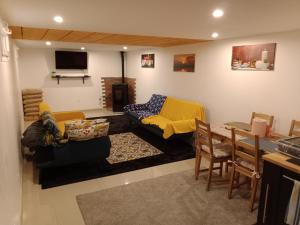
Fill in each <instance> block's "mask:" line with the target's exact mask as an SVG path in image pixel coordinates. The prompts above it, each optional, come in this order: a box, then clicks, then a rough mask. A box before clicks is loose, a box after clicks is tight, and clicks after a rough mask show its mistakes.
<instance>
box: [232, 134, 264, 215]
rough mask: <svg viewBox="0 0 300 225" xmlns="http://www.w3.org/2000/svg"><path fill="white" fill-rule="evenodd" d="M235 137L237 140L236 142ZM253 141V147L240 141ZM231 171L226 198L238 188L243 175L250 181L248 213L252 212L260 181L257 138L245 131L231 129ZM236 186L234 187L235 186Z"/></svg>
mask: <svg viewBox="0 0 300 225" xmlns="http://www.w3.org/2000/svg"><path fill="white" fill-rule="evenodd" d="M237 137H238V139H239V140H237ZM244 138H247V139H250V140H252V141H254V142H253V143H254V145H251V144H247V143H245V142H243V141H242V139H244ZM232 145H233V154H232V171H231V179H230V186H229V191H228V198H229V199H231V196H232V190H233V189H234V188H238V187H239V186H240V183H239V177H240V175H244V176H246V177H249V178H250V179H251V186H252V193H251V199H250V211H251V212H252V211H253V207H254V202H255V198H256V192H257V186H258V183H259V180H260V179H261V168H260V149H259V136H258V135H252V134H250V133H248V132H246V131H242V130H237V129H232ZM235 184H236V186H235Z"/></svg>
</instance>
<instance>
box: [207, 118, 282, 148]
mask: <svg viewBox="0 0 300 225" xmlns="http://www.w3.org/2000/svg"><path fill="white" fill-rule="evenodd" d="M233 127H234V128H237V129H241V130H245V131H250V130H251V128H250V127H251V125H250V124H247V123H243V122H228V123H223V124H211V125H210V129H211V132H212V133H213V135H215V136H217V137H218V138H219V139H222V140H223V141H224V142H227V143H231V142H232V133H231V128H233ZM249 129H250V130H249ZM282 137H284V136H283V135H274V136H270V137H261V138H259V145H260V149H261V150H262V151H263V152H264V153H274V152H277V148H278V144H277V142H276V140H278V139H280V138H282ZM236 140H238V141H242V142H245V143H247V144H249V145H254V140H253V139H250V138H245V137H241V136H239V135H236Z"/></svg>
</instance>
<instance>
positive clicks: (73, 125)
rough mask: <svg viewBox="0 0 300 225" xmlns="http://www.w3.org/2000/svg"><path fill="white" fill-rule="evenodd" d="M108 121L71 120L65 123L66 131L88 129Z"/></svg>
mask: <svg viewBox="0 0 300 225" xmlns="http://www.w3.org/2000/svg"><path fill="white" fill-rule="evenodd" d="M104 122H106V119H95V120H71V121H67V122H65V127H66V130H73V129H87V128H89V127H90V126H92V125H95V124H99V123H104Z"/></svg>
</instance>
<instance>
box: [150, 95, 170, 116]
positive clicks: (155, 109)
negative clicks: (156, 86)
mask: <svg viewBox="0 0 300 225" xmlns="http://www.w3.org/2000/svg"><path fill="white" fill-rule="evenodd" d="M166 98H167V96H163V95H157V94H153V95H152V97H151V99H150V100H149V102H148V103H147V107H148V109H149V111H150V112H152V113H153V114H158V113H159V112H160V110H161V108H162V106H163V104H164V102H165V100H166Z"/></svg>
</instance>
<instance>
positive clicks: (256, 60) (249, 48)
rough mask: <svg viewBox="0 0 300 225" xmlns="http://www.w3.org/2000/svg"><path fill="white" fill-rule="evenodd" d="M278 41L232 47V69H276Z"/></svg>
mask: <svg viewBox="0 0 300 225" xmlns="http://www.w3.org/2000/svg"><path fill="white" fill-rule="evenodd" d="M275 51H276V43H270V44H259V45H244V46H233V47H232V58H231V69H232V70H253V71H255V70H262V71H272V70H274V63H275Z"/></svg>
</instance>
